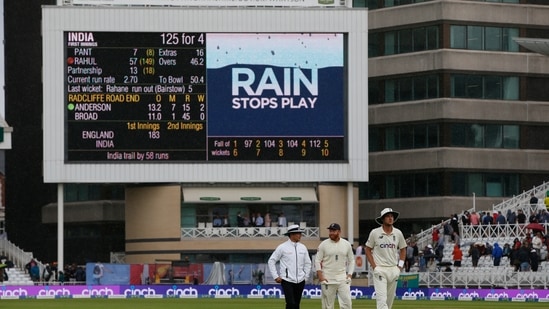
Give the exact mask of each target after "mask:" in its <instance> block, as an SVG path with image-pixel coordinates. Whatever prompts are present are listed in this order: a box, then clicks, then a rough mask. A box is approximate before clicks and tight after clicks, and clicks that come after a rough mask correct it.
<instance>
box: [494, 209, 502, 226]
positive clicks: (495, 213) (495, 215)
mask: <svg viewBox="0 0 549 309" xmlns="http://www.w3.org/2000/svg"><path fill="white" fill-rule="evenodd" d="M500 213H501V212H497V211H495V210H494V213H493V214H492V224H496V222H497V221H498V216H499V214H500Z"/></svg>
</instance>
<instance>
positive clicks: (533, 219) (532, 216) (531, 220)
mask: <svg viewBox="0 0 549 309" xmlns="http://www.w3.org/2000/svg"><path fill="white" fill-rule="evenodd" d="M535 222H538V217H537V214H536V213H535V212H532V214H530V217H528V223H535Z"/></svg>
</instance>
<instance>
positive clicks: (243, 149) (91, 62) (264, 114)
mask: <svg viewBox="0 0 549 309" xmlns="http://www.w3.org/2000/svg"><path fill="white" fill-rule="evenodd" d="M63 35H64V52H65V55H64V63H65V70H64V72H65V74H64V75H65V76H64V80H65V85H64V89H65V94H64V97H65V102H64V104H65V120H66V121H65V161H66V162H69V163H89V162H104V163H105V162H136V163H138V162H149V163H151V162H169V161H171V162H178V161H185V162H206V161H208V162H215V161H220V162H222V161H232V162H234V161H242V162H254V161H261V162H292V161H298V162H308V161H310V162H323V161H327V162H345V161H346V160H347V159H348V158H347V151H346V149H347V140H346V132H347V119H346V110H347V102H346V101H347V99H346V92H345V89H346V83H347V81H346V78H345V76H346V75H345V74H346V35H344V34H343V33H207V32H127V31H124V32H112V31H64V32H63Z"/></svg>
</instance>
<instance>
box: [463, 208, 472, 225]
mask: <svg viewBox="0 0 549 309" xmlns="http://www.w3.org/2000/svg"><path fill="white" fill-rule="evenodd" d="M470 217H471V214H470V213H469V212H468V211H467V210H466V211H465V212H463V215H461V223H462V224H463V225H469V224H471V221H469V218H470Z"/></svg>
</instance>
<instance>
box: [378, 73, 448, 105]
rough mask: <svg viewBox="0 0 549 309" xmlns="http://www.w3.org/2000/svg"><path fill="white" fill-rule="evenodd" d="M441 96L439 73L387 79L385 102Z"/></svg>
mask: <svg viewBox="0 0 549 309" xmlns="http://www.w3.org/2000/svg"><path fill="white" fill-rule="evenodd" d="M438 97H439V79H438V76H437V75H423V76H414V77H407V78H399V79H389V80H386V81H385V103H392V102H403V101H413V100H425V99H432V98H438Z"/></svg>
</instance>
